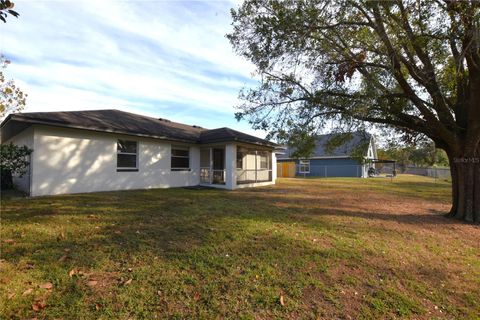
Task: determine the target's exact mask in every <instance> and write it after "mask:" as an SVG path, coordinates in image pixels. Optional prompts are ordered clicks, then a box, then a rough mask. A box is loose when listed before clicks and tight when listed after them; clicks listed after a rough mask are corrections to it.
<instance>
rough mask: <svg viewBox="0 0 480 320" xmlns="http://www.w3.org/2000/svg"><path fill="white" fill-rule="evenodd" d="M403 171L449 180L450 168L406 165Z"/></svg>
mask: <svg viewBox="0 0 480 320" xmlns="http://www.w3.org/2000/svg"><path fill="white" fill-rule="evenodd" d="M403 173H407V174H415V175H419V176H425V177H431V178H434V179H441V180H451V179H452V176H451V173H450V168H436V167H406V168H405V170H404V172H403Z"/></svg>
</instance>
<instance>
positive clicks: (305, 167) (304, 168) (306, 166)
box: [298, 160, 310, 173]
mask: <svg viewBox="0 0 480 320" xmlns="http://www.w3.org/2000/svg"><path fill="white" fill-rule="evenodd" d="M298 173H310V160H300V162H299V166H298Z"/></svg>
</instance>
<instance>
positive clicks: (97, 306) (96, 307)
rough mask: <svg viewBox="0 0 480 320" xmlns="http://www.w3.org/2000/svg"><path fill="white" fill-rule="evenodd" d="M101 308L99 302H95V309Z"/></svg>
mask: <svg viewBox="0 0 480 320" xmlns="http://www.w3.org/2000/svg"><path fill="white" fill-rule="evenodd" d="M101 308H102V305H101V304H98V303H95V310H97V311H98V310H100V309H101Z"/></svg>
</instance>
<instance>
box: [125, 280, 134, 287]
mask: <svg viewBox="0 0 480 320" xmlns="http://www.w3.org/2000/svg"><path fill="white" fill-rule="evenodd" d="M132 281H133V279H128V280H127V281H125V283H124V285H126V286H128V285H129V284H130V283H132Z"/></svg>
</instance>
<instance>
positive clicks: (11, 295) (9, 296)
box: [7, 292, 15, 300]
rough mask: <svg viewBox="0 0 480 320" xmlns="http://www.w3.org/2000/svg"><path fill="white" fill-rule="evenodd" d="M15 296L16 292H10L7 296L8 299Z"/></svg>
mask: <svg viewBox="0 0 480 320" xmlns="http://www.w3.org/2000/svg"><path fill="white" fill-rule="evenodd" d="M13 297H15V292H13V293H10V294H9V295H8V296H7V298H8V300H11V299H12V298H13Z"/></svg>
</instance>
